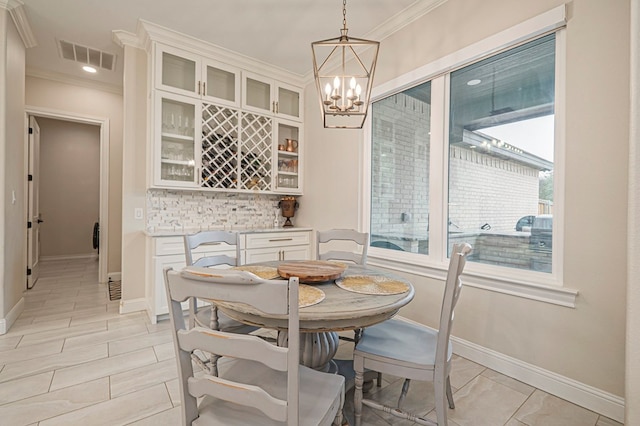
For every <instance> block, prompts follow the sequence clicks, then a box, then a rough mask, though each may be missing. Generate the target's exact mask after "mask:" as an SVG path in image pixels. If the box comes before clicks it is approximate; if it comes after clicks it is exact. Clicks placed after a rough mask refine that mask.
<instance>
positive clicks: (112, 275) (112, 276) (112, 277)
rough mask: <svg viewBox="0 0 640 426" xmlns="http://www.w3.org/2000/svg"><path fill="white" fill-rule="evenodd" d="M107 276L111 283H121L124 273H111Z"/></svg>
mask: <svg viewBox="0 0 640 426" xmlns="http://www.w3.org/2000/svg"><path fill="white" fill-rule="evenodd" d="M107 276H108V277H109V281H120V280H122V273H121V272H109V273H108V274H107Z"/></svg>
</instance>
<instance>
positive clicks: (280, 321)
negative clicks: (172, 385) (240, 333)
mask: <svg viewBox="0 0 640 426" xmlns="http://www.w3.org/2000/svg"><path fill="white" fill-rule="evenodd" d="M280 263H282V262H265V263H260V264H256V265H260V266H267V267H276V268H277V267H278V265H279V264H280ZM287 263H291V261H288V262H287ZM345 266H346V269H345V270H344V272H342V274H341V276H340V277H339V279H340V278H346V277H348V276H367V277H380V278H382V279H383V280H393V281H396V282H397V281H400V282H402V283H405V284H406V291H404V292H402V293H398V294H385V295H382V294H362V293H356V292H353V291H348V290H345V289H343V288H340V287H338V285H336V281H335V280H330V281H324V282H314V283H308V284H307V285H312V286H313V287H315V288H317V289H319V290H322V292H323V293H324V296H325V297H324V299H323V300H322V301H320V302H319V303H317V304H314V305H311V306H307V307H301V308H300V311H299V312H300V333H301V336H300V337H301V338H300V363H301V364H303V365H306V366H307V367H311V368H314V369H316V370H320V371H332V370H334V369H335V368H337V367H336V364H335V363H334V362H333V361H332V360H333V357H334V355H335V354H336V351H337V350H338V344H339V341H338V333H337V332H339V331H347V330H359V329H362V328H366V327H368V326H371V325H374V324H377V323H380V322H382V321H385V320H387V319H389V318H391V317H393V316H394V315H395V314H396V313H397V312H398V310H399V309H400V308H402V307H403V306H405V305H406V304H408V303H409V302H410V301H411V300H412V299H413V297H414V289H413V286H412V285H411V283H410V282H408V281H407V280H405V279H404V278H402V277H400V276H398V275H395V274H391V273H388V272H384V271H380V270H378V269H374V268H371V267H367V266H361V265H345ZM217 305H218V309H219V310H220V311H222V312H224V313H225V314H226V315H228V316H229V317H231V318H233V319H235V320H237V321H240V322H243V323H245V324H250V325H255V326H258V327H262V328H268V329H275V330H279V331H280V332H279V333H278V344H279V345H281V346H286V339H287V333H286V332H283V331H286V327H287V318H286V317H282V316H274V315H268V314H265V313H263V312H261V311H259V310H257V309H255V308H252V307H250V306H248V305H245V304H242V303H230V302H218V303H217Z"/></svg>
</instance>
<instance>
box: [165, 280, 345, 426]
mask: <svg viewBox="0 0 640 426" xmlns="http://www.w3.org/2000/svg"><path fill="white" fill-rule="evenodd" d="M164 273H165V286H166V291H167V298H168V300H169V314H170V318H171V325H172V332H173V341H174V348H175V351H176V359H177V362H178V381H179V386H180V392H181V397H182V404H181V405H182V408H181V410H182V415H183V418H184V424H186V425H225V426H226V425H252V426H253V425H261V426H263V425H266V426H270V425H287V426H298V425H309V426H316V425H331V424H334V425H340V424H341V423H342V408H343V405H344V392H345V390H344V378H343V377H342V376H340V375H337V374H327V373H323V372H320V371H316V370H313V369H311V368H308V367H305V366H303V365H300V363H299V361H300V354H299V351H300V318H299V313H298V303H299V302H298V300H299V299H298V293H299V287H298V286H299V283H298V281H299V280H298V278H296V277H291V278H289V280H264V279H262V278H259V277H257V276H256V275H254V274H251V273H249V272H246V271H237V270H221V271H211V270H210V269H205V268H191V269H189V268H187V269H185V270H183V271H182V272H178V271H174V270H172V269H171V268H167V269H165V272H164ZM190 297H196V298H205V299H215V300H216V301H218V302H219V303H223V302H233V303H243V304H246V305H249V306H251V307H252V308H253V309H258V310H260V311H261V312H264V313H267V314H270V315H278V316H282V317H285V318H287V333H288V346H287V347H280V346H276V345H273V344H271V343H268V342H266V341H264V340H262V339H260V338H259V337H258V336H253V335H243V334H235V333H227V332H224V331H219V330H210V329H207V328H204V327H199V326H196V327H194V328H190V329H187V328H186V326H185V319H184V315H183V314H182V309H181V302H182V301H185V300H187V299H188V298H190ZM194 350H203V351H207V352H212V353H218V354H221V355H223V356H224V358H223V361H221V364H220V371H219V375H218V376H213V375H211V374H207V373H206V372H205V374H203V375H197V377H196V376H194V369H193V365H192V363H191V354H192V353H193V351H194ZM200 398H202V399H200Z"/></svg>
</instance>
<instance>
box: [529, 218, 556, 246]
mask: <svg viewBox="0 0 640 426" xmlns="http://www.w3.org/2000/svg"><path fill="white" fill-rule="evenodd" d="M552 240H553V216H552V215H550V214H541V215H539V216H536V217H535V218H534V219H533V224H532V225H531V238H530V240H529V242H530V243H531V245H532V246H534V247H547V248H551V246H552Z"/></svg>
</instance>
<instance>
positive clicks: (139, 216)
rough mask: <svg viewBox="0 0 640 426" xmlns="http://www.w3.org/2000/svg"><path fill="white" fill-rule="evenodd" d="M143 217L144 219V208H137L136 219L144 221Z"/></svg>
mask: <svg viewBox="0 0 640 426" xmlns="http://www.w3.org/2000/svg"><path fill="white" fill-rule="evenodd" d="M142 217H143V213H142V208H140V207H136V208H135V209H133V218H134V219H142Z"/></svg>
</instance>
